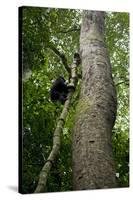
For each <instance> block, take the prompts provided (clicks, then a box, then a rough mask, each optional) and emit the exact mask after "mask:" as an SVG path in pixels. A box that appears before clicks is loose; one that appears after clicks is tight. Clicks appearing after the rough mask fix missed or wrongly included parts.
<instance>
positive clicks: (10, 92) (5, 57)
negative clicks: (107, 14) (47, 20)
mask: <svg viewBox="0 0 133 200" xmlns="http://www.w3.org/2000/svg"><path fill="white" fill-rule="evenodd" d="M22 5H30V6H41V7H59V8H80V9H89V10H106V11H125V12H130V13H131V38H130V42H131V43H130V48H131V59H130V66H131V67H130V79H131V84H130V85H131V86H130V102H131V101H132V80H133V76H132V74H133V73H132V71H133V70H132V67H133V62H132V52H133V42H132V41H133V37H132V36H133V28H132V27H133V10H132V7H133V6H132V1H131V0H123V1H117V0H93V1H89V0H73V1H72V0H63V1H61V0H25V1H24V0H23V1H17V0H12V1H7V0H4V1H3V2H2V3H1V5H0V9H1V10H0V48H1V52H0V55H1V56H0V57H1V58H0V62H1V63H0V94H1V97H0V135H1V139H0V158H1V159H0V199H10V200H14V199H16V200H18V199H31V200H34V199H37V198H38V199H39V200H41V199H59V200H60V199H61V200H62V199H64V200H65V199H68V198H75V199H83V198H84V199H95V198H98V199H99V198H102V199H107V198H108V199H111V200H112V198H120V199H121V200H125V199H130V198H131V195H132V194H133V190H132V188H129V189H128V188H127V189H110V190H94V191H82V192H64V193H48V194H36V195H35V194H32V195H21V194H18V193H17V192H16V190H15V188H16V186H17V177H18V176H17V171H18V169H17V168H18V161H17V158H18V139H17V138H18V136H17V129H18V114H17V110H18V99H17V96H18V90H17V87H18V81H17V77H18V70H17V66H18V57H17V54H18V34H17V32H18V9H17V7H18V6H22ZM130 109H131V110H133V106H132V104H131V105H130ZM130 119H131V122H132V114H131V116H130ZM131 130H132V123H130V132H131ZM130 136H131V160H133V153H132V152H133V151H132V148H133V138H132V134H131V133H130ZM132 174H133V170H132V167H131V180H133V175H132ZM131 184H132V182H131ZM132 186H133V184H132ZM2 197H3V198H2Z"/></svg>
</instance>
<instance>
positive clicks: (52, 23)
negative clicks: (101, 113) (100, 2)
mask: <svg viewBox="0 0 133 200" xmlns="http://www.w3.org/2000/svg"><path fill="white" fill-rule="evenodd" d="M81 13H82V11H81V10H71V9H50V8H35V7H24V8H23V13H22V21H21V25H22V47H23V49H22V55H23V70H24V71H27V70H31V71H32V74H31V76H30V77H29V78H28V79H26V78H25V79H24V81H23V158H22V159H23V168H22V169H23V171H22V188H23V189H22V191H23V193H33V192H34V190H35V187H36V185H37V181H38V176H39V173H40V170H41V168H42V166H43V165H44V163H45V161H46V159H47V157H48V155H49V153H50V151H51V147H52V138H53V132H54V130H55V127H56V123H57V120H58V117H59V115H60V112H61V110H62V107H63V105H61V104H60V103H52V102H51V101H50V93H49V91H50V87H51V85H52V81H53V80H54V79H56V78H57V77H58V76H59V75H63V76H64V77H65V79H67V80H68V74H67V72H66V70H65V68H64V66H63V64H62V61H61V59H60V57H59V56H58V55H57V54H56V53H55V52H54V51H53V50H52V48H51V47H54V48H56V49H57V50H58V51H59V52H60V53H62V54H65V56H66V58H67V61H68V64H69V65H70V64H71V62H72V58H73V54H74V53H75V52H77V51H79V37H80V25H81ZM105 33H106V34H105V38H106V44H107V47H108V52H109V56H110V60H111V64H112V74H113V78H114V82H115V85H116V89H117V98H118V110H117V118H116V123H115V126H114V129H113V151H114V157H115V163H116V177H117V179H118V183H119V187H127V186H128V185H129V66H128V63H129V14H128V13H117V12H108V13H106V23H105ZM79 91H80V81H79V84H78V86H77V90H76V92H75V93H74V96H73V99H72V103H71V109H70V111H69V115H68V117H67V120H66V123H65V127H64V129H63V133H62V135H61V151H60V155H59V157H58V159H57V162H56V164H55V165H54V166H53V168H52V170H51V172H50V174H49V177H48V183H47V192H53V191H70V190H72V169H71V162H72V159H71V139H72V127H73V120H74V113H75V106H76V104H77V102H78V97H79Z"/></svg>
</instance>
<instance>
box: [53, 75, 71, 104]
mask: <svg viewBox="0 0 133 200" xmlns="http://www.w3.org/2000/svg"><path fill="white" fill-rule="evenodd" d="M50 94H51V101H53V102H55V101H60V102H61V103H62V104H64V103H65V101H66V98H67V94H68V87H67V84H66V81H65V79H64V78H63V77H62V76H59V77H58V78H57V79H56V80H55V82H54V83H53V86H52V88H51V90H50Z"/></svg>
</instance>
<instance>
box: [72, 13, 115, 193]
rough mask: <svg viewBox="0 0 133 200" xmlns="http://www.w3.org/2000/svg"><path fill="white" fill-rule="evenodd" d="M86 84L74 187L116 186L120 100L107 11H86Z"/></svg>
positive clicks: (81, 102) (82, 35) (76, 128)
mask: <svg viewBox="0 0 133 200" xmlns="http://www.w3.org/2000/svg"><path fill="white" fill-rule="evenodd" d="M80 53H81V61H82V84H81V93H80V99H79V103H78V106H77V109H76V116H75V125H74V129H73V145H72V147H73V148H72V149H73V150H72V157H73V166H72V168H73V189H74V190H83V189H96V188H113V187H116V185H117V184H116V178H115V166H114V160H113V153H112V144H111V143H112V142H111V138H112V128H113V125H114V121H115V116H116V109H117V99H116V91H115V87H114V83H113V79H112V72H111V65H110V60H109V56H108V52H107V49H106V47H105V41H104V12H97V11H83V16H82V25H81V33H80Z"/></svg>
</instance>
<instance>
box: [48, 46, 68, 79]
mask: <svg viewBox="0 0 133 200" xmlns="http://www.w3.org/2000/svg"><path fill="white" fill-rule="evenodd" d="M49 48H50V49H51V50H52V51H53V52H54V53H55V54H56V55H57V56H58V57H60V59H61V60H62V63H63V65H64V67H65V69H66V71H67V72H68V75H69V79H70V78H71V69H70V67H69V66H68V63H67V58H66V57H65V54H63V53H60V51H59V50H58V49H57V48H55V47H54V45H52V44H49Z"/></svg>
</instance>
